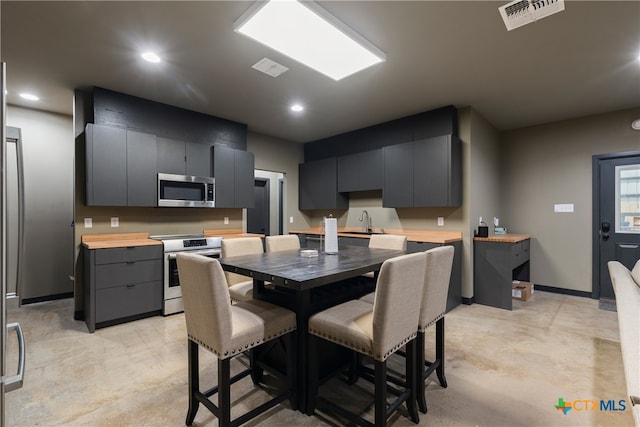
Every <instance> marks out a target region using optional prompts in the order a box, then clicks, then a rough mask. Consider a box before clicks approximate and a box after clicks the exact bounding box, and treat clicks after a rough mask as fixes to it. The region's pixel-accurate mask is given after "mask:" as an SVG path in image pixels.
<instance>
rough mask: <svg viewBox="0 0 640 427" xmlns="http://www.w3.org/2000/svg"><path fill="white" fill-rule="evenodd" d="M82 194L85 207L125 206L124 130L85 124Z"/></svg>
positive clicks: (125, 165) (125, 141)
mask: <svg viewBox="0 0 640 427" xmlns="http://www.w3.org/2000/svg"><path fill="white" fill-rule="evenodd" d="M85 140H86V166H87V168H86V185H87V188H86V193H87V205H88V206H126V205H127V133H126V131H125V130H124V129H120V128H112V127H108V126H95V125H92V124H89V125H87V127H86V130H85Z"/></svg>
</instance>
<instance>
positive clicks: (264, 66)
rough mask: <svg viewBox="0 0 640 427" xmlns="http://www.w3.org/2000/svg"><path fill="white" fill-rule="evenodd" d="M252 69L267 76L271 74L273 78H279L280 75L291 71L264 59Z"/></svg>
mask: <svg viewBox="0 0 640 427" xmlns="http://www.w3.org/2000/svg"><path fill="white" fill-rule="evenodd" d="M251 68H253V69H256V70H258V71H262V72H263V73H265V74H269V75H270V76H271V77H278V76H279V75H280V74H282V73H284V72H286V71H288V70H289V69H288V68H287V67H285V66H284V65H282V64H278V63H277V62H275V61H272V60H271V59H269V58H262V59H261V60H260V61H258V62H256V63H255V64H253V65H252V66H251Z"/></svg>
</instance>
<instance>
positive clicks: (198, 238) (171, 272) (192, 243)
mask: <svg viewBox="0 0 640 427" xmlns="http://www.w3.org/2000/svg"><path fill="white" fill-rule="evenodd" d="M151 238H152V239H156V240H160V241H162V244H163V246H164V279H163V280H164V302H163V304H162V314H164V315H165V316H166V315H169V314H174V313H181V312H183V311H184V305H183V303H182V291H181V289H180V277H179V276H178V265H177V262H176V255H177V254H178V252H184V251H189V252H190V253H196V254H200V255H204V256H207V257H211V258H220V247H221V242H222V237H204V236H203V235H202V234H189V235H164V236H151Z"/></svg>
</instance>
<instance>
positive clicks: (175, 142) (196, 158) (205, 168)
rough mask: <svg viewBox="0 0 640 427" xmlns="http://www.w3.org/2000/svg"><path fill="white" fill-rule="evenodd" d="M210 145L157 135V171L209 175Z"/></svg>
mask: <svg viewBox="0 0 640 427" xmlns="http://www.w3.org/2000/svg"><path fill="white" fill-rule="evenodd" d="M210 150H211V145H209V144H200V143H197V142H185V141H181V140H179V139H172V138H163V137H158V155H157V159H158V172H159V173H173V174H176V175H193V176H211V161H210V160H209V151H210Z"/></svg>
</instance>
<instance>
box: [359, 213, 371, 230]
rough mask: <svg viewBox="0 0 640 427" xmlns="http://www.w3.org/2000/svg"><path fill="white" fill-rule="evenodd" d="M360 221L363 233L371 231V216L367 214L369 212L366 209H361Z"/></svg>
mask: <svg viewBox="0 0 640 427" xmlns="http://www.w3.org/2000/svg"><path fill="white" fill-rule="evenodd" d="M360 221H361V222H362V230H363V231H364V232H365V233H371V217H370V216H369V212H367V211H366V210H364V211H362V215H360Z"/></svg>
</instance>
